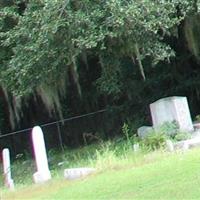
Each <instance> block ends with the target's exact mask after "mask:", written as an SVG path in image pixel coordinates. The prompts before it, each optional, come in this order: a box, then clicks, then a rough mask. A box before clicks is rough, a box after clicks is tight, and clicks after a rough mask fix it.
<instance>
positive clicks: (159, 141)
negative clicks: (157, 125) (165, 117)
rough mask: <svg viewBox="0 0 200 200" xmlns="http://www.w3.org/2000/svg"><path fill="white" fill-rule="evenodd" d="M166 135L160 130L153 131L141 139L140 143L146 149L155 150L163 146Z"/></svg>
mask: <svg viewBox="0 0 200 200" xmlns="http://www.w3.org/2000/svg"><path fill="white" fill-rule="evenodd" d="M166 139H167V137H166V135H165V134H163V133H160V132H155V131H153V132H152V133H151V134H149V135H148V136H147V137H145V138H144V139H143V141H142V145H144V147H145V148H147V149H148V150H156V149H160V148H164V147H165V143H166Z"/></svg>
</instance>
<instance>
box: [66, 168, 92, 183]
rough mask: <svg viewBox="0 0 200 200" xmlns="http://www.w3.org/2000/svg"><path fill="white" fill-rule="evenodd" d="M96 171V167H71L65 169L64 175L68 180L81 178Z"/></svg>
mask: <svg viewBox="0 0 200 200" xmlns="http://www.w3.org/2000/svg"><path fill="white" fill-rule="evenodd" d="M95 171H96V169H94V168H71V169H65V170H64V177H65V178H66V179H68V180H74V179H79V178H82V177H85V176H87V175H89V174H92V173H94V172H95Z"/></svg>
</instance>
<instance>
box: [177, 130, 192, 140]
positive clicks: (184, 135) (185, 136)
mask: <svg viewBox="0 0 200 200" xmlns="http://www.w3.org/2000/svg"><path fill="white" fill-rule="evenodd" d="M190 138H191V134H189V133H187V132H179V133H177V135H176V136H175V137H174V140H176V141H181V140H187V139H190Z"/></svg>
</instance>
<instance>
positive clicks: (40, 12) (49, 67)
mask: <svg viewBox="0 0 200 200" xmlns="http://www.w3.org/2000/svg"><path fill="white" fill-rule="evenodd" d="M16 5H18V4H17V3H16V4H15V6H14V7H13V6H11V7H10V6H9V7H4V8H3V9H2V10H1V11H0V16H3V17H1V20H0V27H1V28H0V30H1V31H0V39H1V44H0V45H1V46H3V47H4V48H9V49H10V50H12V56H10V57H9V59H5V60H4V61H3V63H4V67H3V69H2V70H1V76H0V77H1V82H3V83H4V85H6V86H7V87H8V88H9V90H10V91H12V92H14V93H15V94H20V95H21V94H25V93H27V92H30V91H33V90H34V89H35V88H37V87H38V86H39V85H41V84H44V83H45V84H54V82H55V81H56V80H57V79H59V77H60V76H61V75H62V73H63V71H65V70H67V69H68V68H69V66H70V65H72V64H73V61H74V59H75V60H78V59H79V58H80V57H81V55H82V54H83V53H85V54H87V53H88V52H90V54H92V55H94V56H99V57H102V56H104V55H109V56H111V57H113V58H114V59H116V60H120V59H122V58H124V57H130V58H135V59H136V60H138V65H139V66H140V67H142V61H143V60H144V59H145V58H146V57H149V58H150V59H151V60H153V64H156V63H158V62H159V61H161V60H162V61H163V60H165V59H166V60H169V59H170V57H171V56H174V52H173V50H172V49H171V48H170V46H169V45H168V44H167V43H165V40H164V38H165V36H166V35H170V34H173V31H174V29H175V28H176V27H177V26H178V25H179V24H180V22H181V21H182V20H183V19H184V18H185V16H187V15H188V14H189V13H192V12H194V8H195V6H197V7H198V6H199V1H197V4H195V5H194V3H193V1H191V0H184V1H181V0H162V1H160V0H127V1H124V0H123V1H122V0H109V1H99V0H95V1H94V0H93V1H92V0H86V1H78V0H77V1H74V0H67V1H62V0H54V1H46V0H33V1H30V2H28V3H27V4H26V10H25V11H24V13H23V15H21V16H20V15H19V14H17V12H16ZM7 17H9V18H11V19H12V20H13V21H15V22H16V24H15V26H13V25H12V26H10V28H9V29H6V28H5V19H6V18H7ZM3 24H4V25H3ZM136 44H137V46H138V51H137V52H136V50H135V45H136ZM138 55H140V56H139V58H138ZM116 62H117V61H116ZM102 66H106V68H105V69H103V71H102V75H103V76H104V75H105V74H107V72H108V73H109V71H112V74H115V75H116V74H119V73H120V72H119V71H118V70H117V68H116V69H115V68H113V67H111V68H112V70H110V69H109V66H111V64H110V62H106V61H105V63H103V65H102ZM144 68H145V66H144ZM105 70H108V71H107V72H105ZM113 70H114V71H115V70H116V72H114V71H113ZM117 71H118V72H117ZM106 76H107V75H106ZM143 76H144V72H143ZM116 79H117V76H116V77H115V80H116ZM100 80H105V79H104V78H103V77H102V78H101V79H100ZM111 80H112V79H111ZM113 80H114V79H113ZM102 83H103V82H102ZM116 83H117V84H118V81H117V82H116ZM112 88H113V87H112Z"/></svg>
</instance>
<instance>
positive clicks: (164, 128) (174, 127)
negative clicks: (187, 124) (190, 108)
mask: <svg viewBox="0 0 200 200" xmlns="http://www.w3.org/2000/svg"><path fill="white" fill-rule="evenodd" d="M158 131H159V132H160V133H161V134H164V135H166V136H167V137H169V138H174V137H175V136H176V135H177V134H178V133H179V126H178V124H177V122H176V121H173V122H165V123H163V124H162V125H161V126H160V127H159V128H158Z"/></svg>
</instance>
